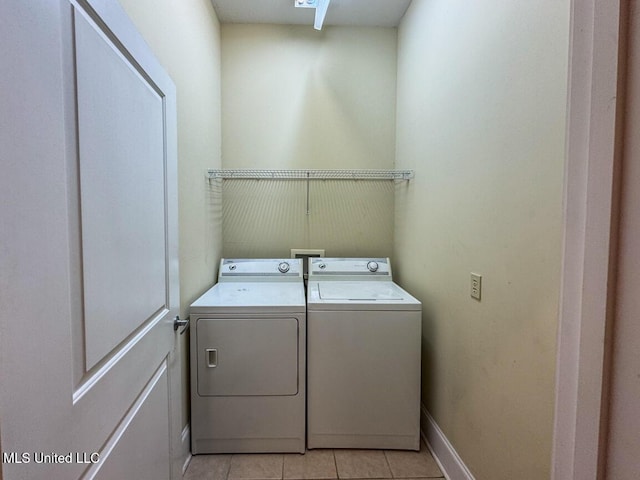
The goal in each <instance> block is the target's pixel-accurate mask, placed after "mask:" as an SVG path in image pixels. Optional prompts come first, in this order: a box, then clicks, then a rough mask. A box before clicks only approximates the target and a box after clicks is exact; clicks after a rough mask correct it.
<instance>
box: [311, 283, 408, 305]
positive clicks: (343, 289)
mask: <svg viewBox="0 0 640 480" xmlns="http://www.w3.org/2000/svg"><path fill="white" fill-rule="evenodd" d="M394 287H396V288H394ZM318 293H319V296H320V299H321V300H350V301H355V300H366V301H370V302H376V301H380V300H388V301H402V300H404V297H403V296H402V294H401V292H400V291H399V289H398V288H397V285H396V284H395V283H393V282H375V283H373V282H366V283H365V282H362V283H356V282H353V283H351V282H319V283H318Z"/></svg>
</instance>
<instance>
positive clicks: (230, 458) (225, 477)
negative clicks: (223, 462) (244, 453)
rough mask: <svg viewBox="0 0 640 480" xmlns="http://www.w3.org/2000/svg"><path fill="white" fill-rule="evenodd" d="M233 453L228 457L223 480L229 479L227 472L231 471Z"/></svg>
mask: <svg viewBox="0 0 640 480" xmlns="http://www.w3.org/2000/svg"><path fill="white" fill-rule="evenodd" d="M233 456H234V455H233V454H231V456H230V457H229V466H228V467H227V473H226V474H225V476H224V479H223V480H229V473H231V462H233Z"/></svg>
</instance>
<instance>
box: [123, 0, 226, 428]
mask: <svg viewBox="0 0 640 480" xmlns="http://www.w3.org/2000/svg"><path fill="white" fill-rule="evenodd" d="M120 3H121V5H122V6H123V8H124V9H125V10H126V12H127V14H128V15H129V17H130V18H131V19H132V20H133V22H134V23H135V25H136V27H137V28H138V30H139V31H140V33H141V34H142V35H143V37H144V38H145V40H146V42H147V43H148V44H149V46H150V47H151V50H152V51H153V52H154V54H155V55H156V57H157V58H158V60H159V61H160V63H161V64H162V65H163V66H164V68H165V69H166V70H167V72H168V73H169V75H170V76H171V78H172V79H173V81H174V83H175V84H176V90H177V108H178V181H179V185H178V189H179V212H178V213H179V226H180V304H181V308H180V310H181V312H180V315H181V317H183V318H184V316H186V315H188V313H189V312H188V307H189V305H190V304H191V302H192V301H193V300H195V298H197V297H198V296H199V295H200V294H201V293H202V292H203V291H204V290H206V289H207V288H209V287H210V286H211V285H212V284H213V282H214V280H215V275H216V271H217V266H218V262H219V259H220V252H221V248H222V239H221V218H222V213H221V204H220V201H219V199H217V198H216V197H215V196H214V195H213V194H212V192H211V189H210V188H209V185H208V182H207V181H206V180H205V172H206V169H207V168H219V167H220V152H221V138H220V137H221V133H220V132H221V128H220V24H219V22H218V18H217V17H216V14H215V11H214V10H213V7H212V6H211V2H210V1H209V0H181V1H173V0H120ZM188 337H189V336H188V335H183V338H182V339H181V340H182V365H183V372H182V378H183V385H184V388H183V399H182V401H183V418H182V425H185V424H186V423H187V422H188V418H189V417H188V415H189V413H188V406H189V375H188V366H189V363H188V358H189V351H188V340H189V338H188Z"/></svg>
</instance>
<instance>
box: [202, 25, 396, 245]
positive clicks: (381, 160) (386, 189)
mask: <svg viewBox="0 0 640 480" xmlns="http://www.w3.org/2000/svg"><path fill="white" fill-rule="evenodd" d="M396 34H397V30H396V29H394V28H350V27H325V28H324V29H323V30H322V31H321V32H317V31H315V30H314V29H313V28H311V27H310V26H306V25H305V26H283V25H223V27H222V138H223V146H222V148H223V150H222V158H223V166H224V168H266V169H292V168H312V169H333V168H341V169H344V168H358V169H361V168H374V169H375V168H382V169H387V168H393V159H394V155H395V152H394V145H395V94H396ZM213 188H214V190H216V191H217V192H218V193H220V191H221V189H224V191H223V192H222V193H223V198H224V227H223V232H224V234H223V236H224V248H223V253H224V255H225V256H289V249H290V248H324V249H326V254H327V255H335V256H340V255H345V256H346V255H354V256H355V255H380V256H386V255H390V254H391V251H392V243H393V201H394V193H393V184H390V183H380V182H352V181H349V182H336V181H332V182H312V183H311V190H310V205H309V207H310V212H309V215H307V214H306V210H307V209H306V203H307V202H306V188H305V184H304V182H301V181H291V182H274V181H269V182H267V181H263V180H261V181H226V182H225V183H224V185H223V186H220V185H219V184H216V185H214V187H213Z"/></svg>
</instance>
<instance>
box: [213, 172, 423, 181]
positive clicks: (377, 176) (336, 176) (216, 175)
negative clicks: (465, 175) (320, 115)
mask: <svg viewBox="0 0 640 480" xmlns="http://www.w3.org/2000/svg"><path fill="white" fill-rule="evenodd" d="M413 177H414V173H413V170H256V169H247V170H245V169H221V170H215V169H209V170H207V178H208V179H209V180H212V179H220V180H233V179H255V180H261V179H264V180H411V179H412V178H413Z"/></svg>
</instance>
